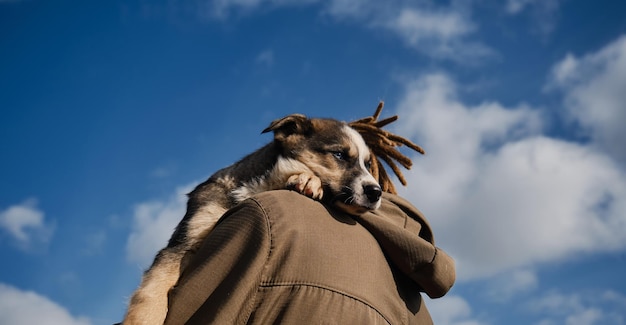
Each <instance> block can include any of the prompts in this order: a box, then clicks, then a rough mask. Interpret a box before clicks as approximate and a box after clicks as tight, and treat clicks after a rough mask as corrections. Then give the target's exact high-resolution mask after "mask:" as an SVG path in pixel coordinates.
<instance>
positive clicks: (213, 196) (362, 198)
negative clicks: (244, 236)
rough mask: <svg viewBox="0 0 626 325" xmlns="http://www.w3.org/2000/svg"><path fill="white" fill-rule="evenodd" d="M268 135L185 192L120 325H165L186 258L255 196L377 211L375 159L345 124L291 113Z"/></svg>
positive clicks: (354, 210)
mask: <svg viewBox="0 0 626 325" xmlns="http://www.w3.org/2000/svg"><path fill="white" fill-rule="evenodd" d="M270 131H273V132H274V141H272V142H270V143H269V144H267V145H266V146H264V147H263V148H261V149H259V150H257V151H256V152H254V153H252V154H250V155H248V156H246V157H244V158H243V159H242V160H240V161H239V162H237V163H235V164H233V165H231V166H229V167H226V168H224V169H221V170H219V171H218V172H217V173H215V174H214V175H212V176H211V177H210V178H209V179H208V180H207V181H205V182H204V183H202V184H200V185H198V186H197V187H196V188H195V189H194V190H193V191H192V192H191V193H189V200H188V203H187V212H186V214H185V216H184V217H183V219H182V221H181V222H180V223H179V224H178V226H177V227H176V230H175V231H174V234H173V235H172V237H171V238H170V240H169V243H168V245H167V247H165V248H163V249H162V250H161V251H160V252H159V253H158V254H157V256H156V257H155V259H154V262H153V263H152V266H151V267H150V268H149V269H148V270H147V271H146V272H145V273H144V276H143V279H142V282H141V285H140V287H139V288H138V289H137V290H136V291H135V293H134V294H133V296H132V297H131V299H130V304H129V307H128V311H127V314H126V316H125V318H124V324H126V325H134V324H149V325H155V324H163V322H164V320H165V316H166V314H167V294H168V291H169V290H170V289H171V288H172V287H173V286H174V285H175V284H176V282H177V281H178V277H179V275H180V273H181V271H182V270H181V267H182V265H181V261H182V258H183V256H184V255H185V253H186V252H188V251H193V250H195V249H197V248H198V246H199V245H200V243H201V242H202V240H203V239H204V238H205V237H206V236H207V235H208V234H209V232H210V231H211V230H212V229H213V227H214V226H215V224H216V222H217V221H218V219H219V218H220V217H221V216H222V215H223V214H224V212H226V210H228V209H230V208H232V207H233V206H235V205H236V204H237V203H240V202H241V201H243V200H245V199H247V198H249V197H250V196H252V195H254V194H256V193H260V192H264V191H269V190H276V189H284V188H290V189H293V190H296V191H298V192H300V193H302V194H304V195H306V196H309V197H311V198H314V199H316V200H321V201H323V202H326V203H328V204H331V205H334V206H336V207H338V208H339V209H340V210H343V211H345V212H347V213H350V214H361V213H363V212H366V211H369V210H374V209H377V208H378V207H379V206H380V201H381V199H380V198H381V194H382V191H381V188H380V186H379V184H378V182H377V181H376V179H374V177H373V176H372V175H371V174H370V172H369V164H370V161H371V159H373V157H370V151H369V149H368V148H367V146H366V144H365V142H364V141H363V138H362V137H361V135H360V134H359V133H358V132H357V131H355V130H354V129H352V128H350V127H349V126H348V125H347V124H346V123H344V122H340V121H336V120H332V119H309V118H307V117H305V116H304V115H299V114H294V115H289V116H286V117H284V118H281V119H278V120H275V121H273V122H272V123H271V124H270V126H269V127H267V128H266V129H265V130H263V133H265V132H270Z"/></svg>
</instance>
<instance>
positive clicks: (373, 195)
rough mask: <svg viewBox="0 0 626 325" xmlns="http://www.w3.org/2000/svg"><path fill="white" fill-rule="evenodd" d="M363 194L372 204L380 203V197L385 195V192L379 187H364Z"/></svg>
mask: <svg viewBox="0 0 626 325" xmlns="http://www.w3.org/2000/svg"><path fill="white" fill-rule="evenodd" d="M363 192H364V193H365V196H367V199H368V200H369V201H370V202H372V203H374V202H376V201H378V199H380V196H381V195H383V190H382V189H381V188H380V186H378V185H371V184H370V185H363Z"/></svg>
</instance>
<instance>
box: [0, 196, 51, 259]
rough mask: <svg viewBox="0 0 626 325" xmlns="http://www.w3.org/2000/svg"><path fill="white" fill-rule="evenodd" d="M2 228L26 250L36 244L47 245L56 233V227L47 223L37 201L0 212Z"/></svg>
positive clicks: (28, 201)
mask: <svg viewBox="0 0 626 325" xmlns="http://www.w3.org/2000/svg"><path fill="white" fill-rule="evenodd" d="M0 227H1V228H2V229H3V230H4V231H5V232H7V233H8V234H9V235H10V236H11V237H12V238H13V239H14V240H15V241H16V242H17V243H18V245H19V246H20V247H21V248H24V249H28V248H31V247H32V246H33V245H35V244H47V243H48V242H49V241H50V239H51V238H52V234H53V232H54V226H53V225H52V224H48V223H46V221H45V217H44V213H43V211H41V210H39V209H38V208H37V201H36V200H35V199H30V200H27V201H25V202H23V203H22V204H18V205H13V206H10V207H8V208H7V209H5V210H3V211H0Z"/></svg>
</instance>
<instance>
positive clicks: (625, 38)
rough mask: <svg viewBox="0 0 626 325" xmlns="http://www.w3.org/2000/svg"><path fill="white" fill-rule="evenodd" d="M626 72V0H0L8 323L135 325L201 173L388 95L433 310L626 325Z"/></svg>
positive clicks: (476, 319)
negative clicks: (434, 281) (293, 124)
mask: <svg viewBox="0 0 626 325" xmlns="http://www.w3.org/2000/svg"><path fill="white" fill-rule="evenodd" d="M625 89H626V4H625V3H624V2H623V1H619V0H607V1H600V2H592V1H582V0H506V1H492V0H470V1H445V2H435V1H426V0H425V1H419V0H417V1H396V0H390V1H384V2H383V1H374V0H363V1H355V0H307V1H295V0H270V1H265V0H219V1H206V0H196V1H179V0H171V1H141V0H132V1H118V0H111V1H71V2H70V1H62V0H61V1H41V0H8V1H7V0H0V152H1V155H2V159H0V167H1V168H0V257H1V258H2V260H3V263H2V268H0V323H2V324H34V323H38V324H110V323H113V322H116V321H119V320H121V317H122V315H123V312H124V308H125V304H126V300H127V298H128V296H129V295H130V294H131V292H132V291H133V289H134V288H135V287H136V286H137V285H138V282H139V278H140V275H141V272H142V270H143V269H144V268H145V267H146V266H147V265H148V264H149V263H150V261H151V258H152V256H153V254H154V253H155V252H156V251H157V250H158V249H159V248H160V247H161V246H163V245H164V244H165V242H166V240H167V238H168V236H169V234H170V233H171V231H172V228H173V227H174V225H175V224H176V223H177V222H178V220H179V219H180V218H181V217H182V215H183V214H184V203H185V197H184V193H186V191H188V190H189V189H190V188H191V187H192V186H193V185H194V184H197V183H198V182H200V181H202V180H204V179H206V178H207V177H208V176H209V175H210V174H212V173H213V172H214V171H216V170H217V169H218V168H221V167H224V166H226V165H228V164H230V163H232V162H234V161H236V160H238V159H239V158H241V157H243V156H244V155H245V154H247V153H249V152H251V151H253V150H255V149H256V148H258V147H260V146H261V145H263V144H264V143H266V142H268V141H270V140H271V136H269V135H261V134H260V131H261V130H262V129H263V128H265V127H266V126H267V125H268V124H269V122H270V121H271V120H273V119H275V118H278V117H281V116H284V115H286V114H290V113H294V112H298V113H303V114H306V115H309V116H317V117H333V118H337V119H341V120H352V119H356V118H360V117H364V116H367V115H370V114H371V113H373V111H374V108H375V107H376V105H377V103H378V101H379V100H384V101H385V103H386V106H385V107H386V108H385V110H384V111H383V115H384V116H389V115H393V114H399V115H400V120H399V121H398V122H396V123H395V125H391V126H390V127H391V129H392V130H393V131H394V132H397V133H399V134H401V135H403V136H406V137H409V138H411V139H412V140H413V141H414V142H416V143H419V144H420V145H422V146H423V147H424V148H425V149H426V151H427V155H425V156H420V157H414V159H413V160H414V167H413V169H412V170H411V171H410V172H407V173H406V176H407V178H408V180H409V186H408V187H407V188H404V189H402V190H401V194H402V195H403V196H405V197H406V198H408V199H409V200H410V201H411V202H413V203H414V204H415V205H416V206H418V207H419V208H420V209H421V210H422V211H423V212H424V213H425V214H426V216H427V218H428V219H429V220H430V222H431V223H432V226H433V228H434V231H435V237H436V239H437V244H438V245H439V246H440V247H442V248H443V249H445V250H446V251H447V252H449V253H450V254H451V255H452V256H453V257H454V258H455V259H456V261H457V267H458V269H457V274H458V281H457V284H456V285H455V287H454V288H453V290H452V291H451V292H450V293H449V294H448V295H447V296H446V297H444V298H442V299H438V300H428V301H427V305H428V306H429V309H430V310H431V313H432V314H433V317H434V318H435V320H436V323H437V324H444V325H445V324H466V325H467V324H481V325H484V324H537V325H552V324H568V325H569V324H583V325H584V324H625V323H626V281H624V277H623V274H624V272H625V271H626V146H624V144H623V142H624V140H626V128H624V127H623V124H624V122H625V121H626V104H625V103H626V92H625V91H624V90H625ZM407 153H408V152H407ZM411 154H412V153H411Z"/></svg>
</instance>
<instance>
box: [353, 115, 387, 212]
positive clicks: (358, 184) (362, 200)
mask: <svg viewBox="0 0 626 325" xmlns="http://www.w3.org/2000/svg"><path fill="white" fill-rule="evenodd" d="M344 132H346V134H347V135H348V136H349V137H350V140H351V141H352V143H354V145H355V146H356V148H357V152H358V154H359V158H358V163H359V167H360V168H361V171H362V172H361V174H360V176H359V177H357V178H356V179H354V180H353V181H352V184H351V185H350V187H351V188H352V190H353V191H354V199H355V203H356V204H357V205H360V206H363V207H369V208H371V209H378V207H380V200H378V201H377V202H374V203H372V202H369V200H368V199H367V196H366V195H365V193H364V189H363V186H364V185H373V184H376V185H378V182H377V181H376V179H375V178H374V176H372V174H370V172H369V170H368V169H367V167H365V162H366V161H367V160H368V159H370V150H369V147H368V146H367V145H366V144H365V141H364V140H363V137H361V135H360V134H359V132H357V131H356V130H355V129H353V128H351V127H349V126H347V125H346V126H345V129H344Z"/></svg>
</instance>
